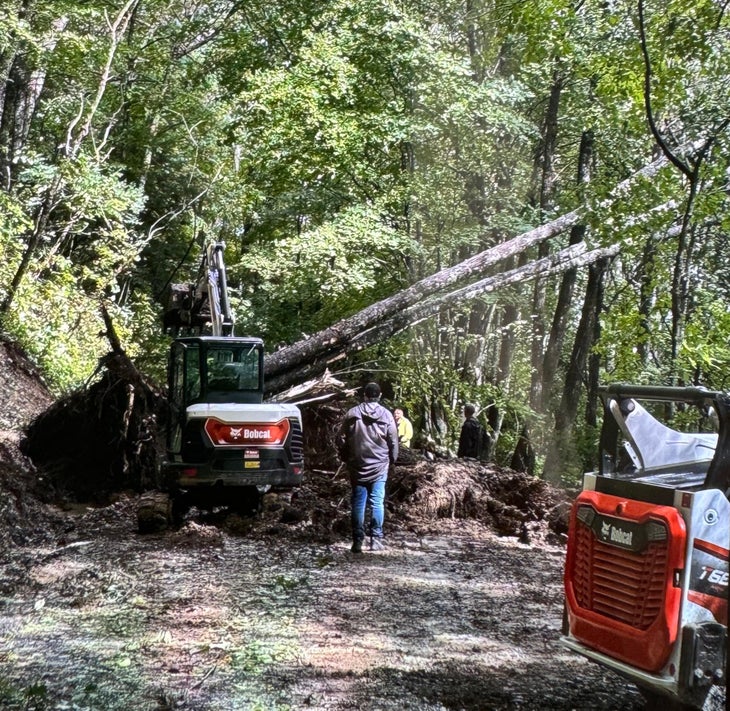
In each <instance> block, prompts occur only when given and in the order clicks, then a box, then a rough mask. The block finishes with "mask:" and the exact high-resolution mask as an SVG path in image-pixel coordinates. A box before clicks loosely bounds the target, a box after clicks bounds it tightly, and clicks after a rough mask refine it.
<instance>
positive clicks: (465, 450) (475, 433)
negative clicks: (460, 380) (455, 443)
mask: <svg viewBox="0 0 730 711" xmlns="http://www.w3.org/2000/svg"><path fill="white" fill-rule="evenodd" d="M475 412H476V408H475V407H474V405H471V404H469V403H467V404H466V405H464V418H465V419H464V424H463V425H462V426H461V434H460V435H459V449H458V450H457V452H456V456H457V457H472V458H473V459H481V458H482V457H483V456H484V445H485V441H486V435H487V433H486V431H485V430H484V427H482V425H481V423H480V422H479V420H477V418H476V417H474V413H475Z"/></svg>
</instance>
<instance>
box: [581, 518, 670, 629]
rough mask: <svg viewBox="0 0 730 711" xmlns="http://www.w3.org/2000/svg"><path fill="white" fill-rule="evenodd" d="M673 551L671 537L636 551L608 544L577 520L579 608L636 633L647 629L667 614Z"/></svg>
mask: <svg viewBox="0 0 730 711" xmlns="http://www.w3.org/2000/svg"><path fill="white" fill-rule="evenodd" d="M655 525H656V524H655ZM668 551H669V542H668V540H667V537H666V536H665V540H660V541H653V542H651V543H649V544H648V545H647V546H646V548H644V550H642V551H641V552H634V551H630V550H626V549H624V548H619V547H618V546H613V545H609V544H607V543H603V542H602V541H600V540H598V539H597V538H596V536H595V534H594V533H593V531H592V530H591V529H590V528H589V527H588V526H586V525H585V524H583V523H581V522H577V525H576V529H575V559H574V569H573V571H572V575H571V579H572V581H573V588H574V591H575V597H576V601H577V603H578V605H579V606H580V607H581V608H583V609H584V610H591V611H593V612H596V613H598V614H600V615H604V616H606V617H610V618H611V619H614V620H618V621H619V622H623V623H625V624H627V625H630V626H631V627H634V628H635V629H638V630H646V629H648V628H649V627H650V626H651V624H652V623H653V622H654V621H655V620H656V619H657V617H659V615H660V614H662V610H663V605H664V591H665V586H666V576H667V573H666V569H667V559H668Z"/></svg>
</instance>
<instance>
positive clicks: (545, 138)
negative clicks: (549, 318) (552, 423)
mask: <svg viewBox="0 0 730 711" xmlns="http://www.w3.org/2000/svg"><path fill="white" fill-rule="evenodd" d="M562 91H563V77H562V75H561V73H560V72H559V71H558V70H556V71H554V72H553V81H552V85H551V87H550V98H549V100H548V104H547V110H546V113H545V121H544V125H543V131H542V139H541V142H540V148H539V150H538V151H537V156H536V173H537V180H536V182H537V184H538V195H537V200H536V201H535V202H536V204H537V205H538V206H539V208H540V221H541V222H544V220H545V216H546V215H548V214H549V213H550V212H551V211H552V208H553V205H554V201H555V183H556V177H557V176H556V174H555V168H554V157H555V145H556V142H557V138H558V114H559V112H560V96H561V94H562ZM549 249H550V248H549V245H548V243H547V242H542V243H540V245H539V247H538V258H540V259H542V258H544V257H547V255H548V254H549ZM545 289H546V284H545V280H544V279H537V280H536V281H535V284H534V289H533V293H532V344H531V356H530V363H531V366H532V376H531V383H530V407H531V408H532V409H533V410H535V411H539V410H540V407H541V406H542V401H543V397H542V390H543V374H542V364H543V354H544V351H545ZM528 429H529V428H528Z"/></svg>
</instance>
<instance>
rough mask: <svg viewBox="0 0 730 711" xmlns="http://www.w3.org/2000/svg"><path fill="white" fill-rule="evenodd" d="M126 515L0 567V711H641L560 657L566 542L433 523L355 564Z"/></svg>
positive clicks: (330, 553) (85, 515)
mask: <svg viewBox="0 0 730 711" xmlns="http://www.w3.org/2000/svg"><path fill="white" fill-rule="evenodd" d="M133 510H134V501H133V500H132V499H123V500H121V501H119V502H117V503H116V504H114V505H112V506H108V507H105V508H99V509H89V510H87V511H84V510H83V509H82V510H81V511H76V512H68V513H65V514H63V516H64V517H65V518H66V521H67V523H66V528H67V529H68V530H69V539H68V540H67V541H63V540H61V541H57V542H56V544H55V545H53V546H48V547H43V546H41V547H25V548H24V547H16V548H14V549H13V550H12V551H8V552H6V555H5V557H4V565H3V568H2V573H3V580H4V581H5V583H6V584H5V585H4V586H3V589H2V591H1V592H2V597H0V636H1V639H2V643H1V646H0V708H3V709H8V710H13V711H14V710H16V709H17V710H21V709H22V710H23V711H31V710H37V711H41V710H46V709H48V710H50V709H59V710H60V709H79V710H80V709H90V710H92V709H93V710H94V711H97V710H98V711H147V710H150V711H151V710H152V709H156V710H162V709H181V710H184V711H188V710H189V711H213V710H215V711H224V710H225V711H234V710H235V711H244V710H246V711H248V710H254V709H277V710H282V711H283V710H284V709H323V710H324V709H327V710H333V711H334V710H342V709H364V708H367V709H382V710H390V709H393V710H395V709H421V710H423V711H442V710H443V709H454V710H456V709H464V710H466V711H468V710H472V709H473V710H477V709H480V710H484V709H495V710H497V709H530V710H531V709H553V710H555V711H568V709H586V710H588V709H615V710H616V711H619V710H622V711H625V710H629V709H641V708H643V703H642V701H641V699H640V697H639V694H638V693H637V692H636V690H635V689H634V688H633V687H631V686H630V685H627V684H626V683H625V682H624V681H623V680H622V679H620V678H618V677H616V676H613V675H612V674H610V673H608V672H605V671H604V670H602V669H601V668H599V667H598V666H596V665H594V664H591V663H589V662H586V661H584V660H582V659H580V658H578V657H576V656H575V655H573V654H570V653H568V652H567V651H564V650H562V649H561V647H560V646H559V644H558V636H559V630H560V623H561V613H562V591H561V568H562V561H563V556H564V548H563V547H562V546H560V545H549V544H546V543H543V542H541V543H539V544H537V545H535V544H522V543H520V542H519V541H518V540H517V538H515V537H501V536H498V535H496V534H495V533H494V532H493V531H491V530H490V529H488V528H487V527H485V526H483V525H481V524H479V523H476V522H473V521H458V520H455V521H449V520H442V521H440V522H436V523H434V524H433V525H432V526H431V527H430V530H429V531H428V533H423V532H413V531H408V530H406V529H400V530H396V531H393V532H391V533H390V535H389V536H388V543H389V546H388V549H387V550H386V551H384V552H378V553H364V554H362V555H361V556H355V555H353V554H351V553H350V552H349V548H348V543H347V540H346V538H345V537H342V539H340V540H334V541H329V542H319V543H318V542H316V541H307V540H306V539H303V538H302V537H301V536H296V535H292V536H291V537H286V536H284V535H281V534H277V535H264V534H261V535H257V534H256V533H255V532H252V531H250V530H249V531H248V532H247V533H246V534H245V535H242V529H245V528H246V525H245V521H241V520H238V519H236V517H235V516H230V515H229V516H226V517H224V518H223V519H220V520H215V519H207V520H206V519H204V518H202V517H201V516H195V515H193V516H192V517H191V518H190V519H189V520H188V521H187V523H186V524H185V526H184V527H183V528H182V529H180V530H178V531H167V532H164V533H161V534H156V535H152V536H141V535H139V534H137V533H136V532H135V526H134V516H133ZM193 514H195V512H193ZM291 532H292V534H295V533H296V525H295V526H293V527H292V528H291Z"/></svg>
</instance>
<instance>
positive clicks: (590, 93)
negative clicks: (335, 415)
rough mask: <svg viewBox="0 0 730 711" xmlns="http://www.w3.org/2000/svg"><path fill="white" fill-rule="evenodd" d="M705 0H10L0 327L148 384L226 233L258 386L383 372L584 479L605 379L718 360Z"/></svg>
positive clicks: (723, 191) (640, 379) (725, 99)
mask: <svg viewBox="0 0 730 711" xmlns="http://www.w3.org/2000/svg"><path fill="white" fill-rule="evenodd" d="M726 9H727V3H725V2H721V1H720V0H697V2H693V3H689V4H688V3H685V2H679V0H663V1H662V2H658V1H657V0H625V1H624V0H602V1H600V2H598V1H596V0H572V1H569V0H534V2H515V1H514V0H492V1H491V2H487V1H484V0H463V1H462V2H453V0H439V1H438V2H433V1H430V0H414V1H411V0H402V1H401V2H393V0H361V1H360V2H358V3H352V2H345V1H343V0H330V1H328V2H322V1H321V0H312V2H309V3H301V2H293V1H292V0H281V2H278V3H274V4H272V3H262V2H259V1H258V0H248V1H247V2H240V0H206V1H205V2H203V1H202V0H112V1H109V0H103V1H102V0H84V2H73V1H72V0H43V1H41V0H6V2H3V3H2V6H1V7H0V331H1V332H2V334H3V336H4V337H5V338H8V339H12V340H13V341H17V342H18V343H20V344H22V346H23V348H24V349H25V350H26V351H27V352H28V354H29V355H30V356H31V357H32V358H33V360H34V361H35V362H36V363H37V364H38V365H39V367H40V368H41V369H42V372H43V374H44V377H45V380H46V382H47V383H48V384H49V386H50V388H51V390H52V391H53V393H54V394H55V395H57V396H61V395H63V394H66V393H69V392H72V391H74V390H75V389H77V388H80V387H83V386H84V385H85V384H87V383H88V382H89V380H90V379H92V378H93V377H94V375H95V373H96V372H97V366H98V364H99V361H100V359H101V358H103V356H104V355H105V354H106V353H107V352H108V350H109V342H108V339H107V338H106V336H105V333H106V332H107V327H106V324H105V321H104V314H108V317H109V319H110V320H111V321H112V322H113V324H114V328H115V331H116V333H117V334H118V337H119V339H120V342H121V343H122V344H123V347H124V349H125V351H126V353H128V354H129V356H130V357H131V358H132V359H133V361H134V363H135V365H136V367H137V368H138V369H139V370H140V371H141V372H143V373H145V374H146V375H147V376H148V377H149V378H150V379H152V380H153V381H156V382H158V383H160V384H163V383H164V371H165V364H166V351H167V347H168V344H169V337H168V336H166V334H165V333H164V331H163V328H162V314H163V311H164V309H165V299H166V293H167V289H168V287H169V285H170V284H171V283H174V282H186V281H190V280H194V279H195V277H196V274H197V270H198V268H199V264H200V257H201V254H202V251H203V248H204V246H205V245H206V244H207V243H209V242H210V241H212V240H214V241H217V242H218V241H219V242H224V243H225V245H226V262H227V265H228V282H229V288H230V290H231V296H232V301H233V307H234V311H235V314H236V332H237V333H239V334H248V335H256V336H261V337H262V338H264V340H265V342H266V344H267V348H268V355H267V360H266V369H267V377H268V378H269V383H270V388H271V389H272V391H275V390H277V389H281V388H285V387H288V386H290V385H293V384H296V383H298V382H301V381H303V380H305V379H307V378H312V377H317V376H318V375H321V374H322V373H324V372H325V370H329V372H330V373H332V374H333V375H334V376H336V377H337V378H339V379H340V380H342V381H343V382H346V383H347V384H349V385H351V386H352V387H357V386H359V385H361V384H363V383H364V382H366V381H367V380H370V379H376V380H378V381H379V382H380V383H382V385H383V388H384V391H385V394H386V400H387V401H388V402H389V403H390V404H391V405H396V404H397V405H399V406H401V407H404V408H405V409H406V411H407V413H408V414H409V416H410V419H411V420H412V421H413V423H414V425H415V427H416V430H417V432H418V435H419V437H421V438H422V439H421V441H426V439H429V440H432V441H433V443H435V444H436V445H437V446H441V447H446V448H453V447H454V444H455V441H456V439H457V437H458V431H459V423H460V417H461V410H462V406H463V404H464V403H466V402H473V403H475V404H476V405H477V406H478V408H479V417H480V418H481V419H482V421H483V423H484V425H485V426H486V427H487V429H488V432H489V434H490V442H491V448H490V459H491V460H492V461H494V462H495V463H497V464H499V465H502V466H511V467H513V468H514V469H516V470H518V471H525V472H528V473H531V474H538V475H540V476H543V477H545V478H546V479H547V480H548V481H551V482H554V483H563V484H570V483H571V482H575V481H577V477H578V476H579V474H580V472H582V471H583V470H584V469H585V468H586V467H587V466H588V465H589V463H590V462H591V461H592V458H593V457H594V454H595V447H596V437H597V434H596V433H597V428H598V426H599V424H600V423H599V422H598V420H599V418H600V413H599V412H597V410H596V404H595V403H596V396H595V395H596V389H597V387H598V386H599V384H602V383H608V382H616V381H625V382H634V383H643V384H666V385H673V384H681V385H703V386H706V387H708V388H714V389H723V388H727V387H728V382H729V380H728V379H729V377H730V355H729V352H728V348H727V344H728V338H729V337H730V310H729V309H728V304H729V303H730V282H729V281H728V279H727V277H726V274H727V270H728V267H729V266H730V250H729V248H728V240H727V232H728V227H729V226H730V225H729V223H728V216H727V210H726V206H727V200H728V180H729V176H730V165H728V158H727V156H728V155H730V151H728V143H729V142H730V131H729V127H728V124H729V122H730V114H729V113H728V106H730V52H728V51H727V50H728V46H729V45H730V36H729V35H728V31H729V29H730V21H729V20H728V18H727V16H726Z"/></svg>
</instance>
